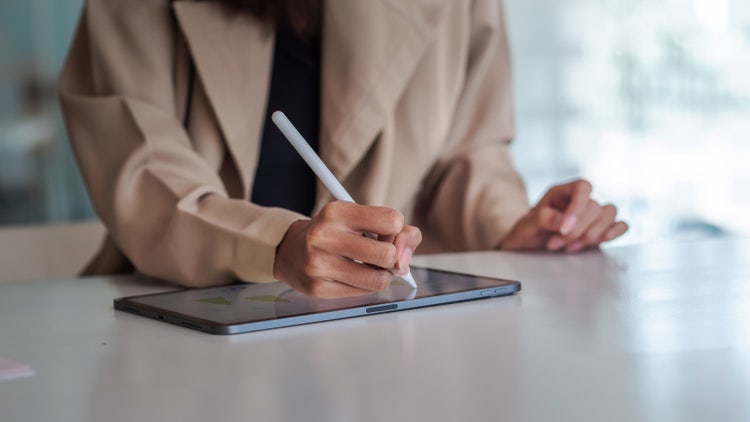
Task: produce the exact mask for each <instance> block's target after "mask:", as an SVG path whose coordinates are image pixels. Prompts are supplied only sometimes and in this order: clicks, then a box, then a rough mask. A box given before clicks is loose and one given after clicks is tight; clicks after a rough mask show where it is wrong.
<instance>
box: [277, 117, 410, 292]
mask: <svg viewBox="0 0 750 422" xmlns="http://www.w3.org/2000/svg"><path fill="white" fill-rule="evenodd" d="M271 120H273V122H274V123H275V124H276V126H277V127H278V128H279V130H280V131H281V133H283V134H284V137H286V139H287V140H288V141H289V142H290V143H291V144H292V146H293V147H294V149H296V150H297V152H298V153H299V155H300V156H302V159H303V160H305V162H306V163H307V165H308V166H310V168H311V169H312V171H313V172H314V173H315V174H316V175H317V176H318V178H319V179H320V181H321V182H323V184H324V185H325V186H326V188H328V190H329V191H331V193H332V194H333V197H334V198H336V199H338V200H339V201H345V202H352V203H354V199H353V198H352V196H351V195H349V192H347V191H346V189H344V187H343V186H342V185H341V183H340V182H339V181H338V179H336V176H334V175H333V173H331V170H328V167H326V165H325V163H323V160H321V159H320V157H319V156H318V154H316V153H315V150H313V149H312V147H311V146H310V144H308V143H307V141H305V138H303V137H302V134H301V133H299V131H298V130H297V128H295V127H294V125H293V124H292V122H290V121H289V119H288V118H287V117H286V115H285V114H284V113H282V112H281V111H275V112H274V113H273V114H272V115H271ZM365 236H367V237H369V238H372V239H377V236H375V235H373V234H372V233H365ZM399 277H401V278H402V279H404V281H406V282H407V283H409V285H411V286H412V287H413V288H415V289H416V288H417V283H416V282H415V281H414V277H412V275H411V272H409V273H407V274H405V275H401V276H399Z"/></svg>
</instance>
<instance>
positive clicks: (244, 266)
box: [58, 0, 305, 287]
mask: <svg viewBox="0 0 750 422" xmlns="http://www.w3.org/2000/svg"><path fill="white" fill-rule="evenodd" d="M168 4H169V2H165V1H156V0H144V1H127V2H126V1H105V0H89V1H87V3H86V5H85V6H84V11H83V14H82V18H81V21H80V23H79V27H78V29H77V32H76V35H75V38H74V40H73V44H72V47H71V50H70V52H69V56H68V58H67V61H66V64H65V66H64V69H63V72H62V74H61V78H60V81H59V87H58V88H59V95H60V99H61V102H62V108H63V113H64V117H65V121H66V125H67V128H68V132H69V134H70V138H71V142H72V146H73V150H74V152H75V155H76V158H77V160H78V164H79V166H80V168H81V171H82V174H83V177H84V180H85V182H86V184H87V187H88V190H89V193H90V196H91V199H92V202H93V204H94V207H95V209H96V211H97V213H98V215H99V217H100V218H101V220H102V221H103V222H104V224H105V225H106V227H107V229H108V230H109V232H110V235H111V236H112V238H113V239H114V240H115V242H116V243H117V245H118V247H119V248H120V249H121V250H122V251H123V253H124V254H125V255H126V256H127V257H128V259H129V260H130V261H131V262H132V263H133V264H134V265H135V267H136V268H137V269H138V270H139V271H141V272H143V273H145V274H147V275H151V276H154V277H159V278H163V279H166V280H170V281H173V282H177V283H179V284H181V285H184V286H190V287H196V286H210V285H219V284H225V283H228V282H231V281H233V280H236V279H240V280H246V281H260V282H262V281H271V280H273V262H274V257H275V251H276V246H277V245H278V244H279V243H280V241H281V239H282V238H283V236H284V234H285V233H286V230H287V228H288V227H289V225H290V224H291V223H292V222H293V221H295V220H298V219H300V218H305V217H304V216H302V215H299V214H296V213H293V212H290V211H286V210H282V209H278V208H265V207H260V206H257V205H254V204H252V203H250V202H249V201H247V200H244V199H232V198H230V197H229V196H228V194H227V191H226V189H225V187H224V185H223V183H222V180H221V178H220V177H219V175H218V170H217V169H216V168H213V167H212V166H211V165H210V164H209V163H208V162H207V161H206V160H204V159H203V158H202V157H201V156H200V155H199V154H198V153H197V152H196V151H195V150H194V148H193V146H192V143H191V140H190V139H189V136H188V134H187V132H186V131H185V129H184V128H183V125H182V123H181V119H180V118H179V116H178V111H177V110H176V108H177V106H176V105H175V86H174V78H173V73H174V66H175V63H174V57H175V51H174V50H175V29H174V27H175V25H174V23H173V21H172V16H171V13H170V9H169V6H168ZM248 142H251V140H248Z"/></svg>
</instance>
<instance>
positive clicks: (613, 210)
mask: <svg viewBox="0 0 750 422" xmlns="http://www.w3.org/2000/svg"><path fill="white" fill-rule="evenodd" d="M604 213H605V214H606V215H607V216H611V217H612V218H614V217H615V216H616V215H617V207H616V206H614V205H612V204H607V205H605V206H604Z"/></svg>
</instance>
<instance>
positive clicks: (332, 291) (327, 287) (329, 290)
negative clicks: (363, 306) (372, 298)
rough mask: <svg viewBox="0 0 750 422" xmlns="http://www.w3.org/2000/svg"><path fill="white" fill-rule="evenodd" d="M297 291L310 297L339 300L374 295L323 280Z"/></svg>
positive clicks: (343, 284)
mask: <svg viewBox="0 0 750 422" xmlns="http://www.w3.org/2000/svg"><path fill="white" fill-rule="evenodd" d="M297 290H299V291H301V292H302V293H304V294H306V295H308V296H312V297H316V298H320V299H337V298H342V297H353V296H364V295H368V294H372V292H371V291H369V290H363V289H359V288H357V287H352V286H350V285H348V284H346V283H341V282H338V281H331V280H321V279H317V280H313V281H312V282H311V284H309V285H307V286H304V287H301V288H297Z"/></svg>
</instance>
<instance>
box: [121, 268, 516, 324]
mask: <svg viewBox="0 0 750 422" xmlns="http://www.w3.org/2000/svg"><path fill="white" fill-rule="evenodd" d="M411 273H412V275H413V276H414V280H416V282H417V289H414V288H412V287H411V286H409V285H408V284H407V283H406V282H404V281H403V280H401V279H398V278H394V279H393V282H392V283H391V286H390V287H389V288H388V289H386V290H384V291H382V292H377V293H373V294H370V295H364V296H357V297H350V298H342V299H316V298H313V297H310V296H307V295H305V294H303V293H299V292H297V291H295V290H292V289H291V288H290V287H289V285H287V284H284V283H281V282H274V283H258V284H232V285H228V286H222V287H209V288H203V289H188V290H178V291H173V292H166V293H157V294H150V295H143V296H131V297H125V298H120V299H115V301H114V303H115V308H116V309H119V310H122V311H126V312H130V313H134V314H137V315H142V316H145V317H148V318H153V319H157V320H160V321H164V322H168V323H172V324H176V325H180V326H183V327H187V328H192V329H195V330H199V331H204V332H207V333H211V334H237V333H247V332H251V331H259V330H268V329H271V328H280V327H288V326H292V325H300V324H309V323H313V322H320V321H330V320H334V319H342V318H351V317H357V316H364V315H372V314H379V313H384V312H394V311H402V310H405V309H413V308H421V307H425V306H433V305H441V304H446V303H453V302H462V301H467V300H474V299H485V298H491V297H497V296H506V295H511V294H513V293H516V292H518V291H520V290H521V283H519V282H518V281H512V280H504V279H499V278H491V277H482V276H476V275H469V274H461V273H455V272H450V271H441V270H434V269H429V268H419V267H415V266H412V267H411Z"/></svg>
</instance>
